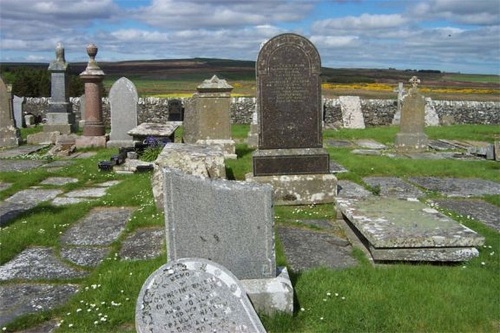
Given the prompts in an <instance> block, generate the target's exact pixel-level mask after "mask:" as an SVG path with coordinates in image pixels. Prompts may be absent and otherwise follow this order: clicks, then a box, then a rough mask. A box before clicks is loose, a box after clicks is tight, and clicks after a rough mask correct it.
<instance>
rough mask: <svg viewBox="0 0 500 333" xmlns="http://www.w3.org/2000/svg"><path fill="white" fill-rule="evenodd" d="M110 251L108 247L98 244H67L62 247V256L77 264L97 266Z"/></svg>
mask: <svg viewBox="0 0 500 333" xmlns="http://www.w3.org/2000/svg"><path fill="white" fill-rule="evenodd" d="M108 253H109V248H108V247H97V246H74V247H73V246H71V247H69V246H65V247H63V248H62V249H61V257H62V258H63V259H65V260H68V261H71V262H72V263H74V264H75V265H78V266H85V267H96V266H97V265H99V264H100V263H101V262H102V261H103V260H104V258H106V256H107V255H108Z"/></svg>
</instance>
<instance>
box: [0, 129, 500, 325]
mask: <svg viewBox="0 0 500 333" xmlns="http://www.w3.org/2000/svg"><path fill="white" fill-rule="evenodd" d="M247 132H248V126H247V125H237V126H233V137H234V138H235V139H236V140H237V141H238V142H240V143H238V145H237V154H238V159H237V160H228V161H226V166H227V170H228V174H230V175H232V177H233V178H235V179H243V178H244V174H245V173H246V172H250V171H251V153H252V150H251V149H249V148H248V147H247V146H246V144H244V143H243V140H244V139H245V138H246V136H247ZM396 132H397V129H396V128H395V127H380V128H370V129H366V130H347V129H344V130H339V131H333V130H331V131H330V130H328V131H325V132H324V139H325V140H328V139H330V138H335V139H342V140H352V139H360V138H367V139H374V140H377V141H379V142H382V143H388V144H390V143H392V142H394V137H395V134H396ZM426 132H427V134H428V135H429V137H430V138H442V139H468V140H482V141H492V140H493V139H494V138H495V137H496V135H498V127H497V126H486V125H484V126H476V125H474V126H472V125H463V126H449V127H439V128H428V129H426ZM25 134H26V133H23V135H25ZM328 151H329V153H330V155H331V157H332V159H333V160H335V161H337V162H338V163H340V164H342V165H343V166H344V167H346V168H347V169H348V170H349V172H347V173H343V174H340V175H339V178H341V179H349V180H352V181H355V182H357V183H359V184H361V185H363V182H362V177H366V176H396V177H402V178H406V177H412V176H438V177H459V178H466V177H475V178H482V179H488V180H492V181H496V182H500V163H498V162H494V161H486V160H484V161H483V160H481V161H452V160H449V161H448V160H444V161H443V160H440V161H431V160H410V159H402V158H400V159H391V158H388V157H383V156H361V155H354V154H351V153H350V149H345V148H344V149H337V148H328ZM96 152H97V155H96V156H94V157H91V158H88V159H83V160H79V161H78V163H75V164H74V165H72V166H69V167H66V168H64V169H60V170H59V171H56V172H49V171H48V170H47V169H44V168H37V169H34V170H31V171H27V172H1V173H0V181H1V182H9V183H13V184H14V185H12V186H11V187H10V188H8V189H6V190H3V191H1V192H0V199H1V200H5V199H6V198H7V197H9V196H11V195H12V194H14V193H15V192H17V191H19V190H22V189H27V188H29V187H31V186H35V185H38V184H39V182H40V181H41V180H43V179H45V178H47V177H52V176H62V177H75V178H77V179H78V180H79V181H78V183H75V184H69V185H66V186H65V187H64V188H63V189H64V190H70V189H76V188H83V187H89V186H92V185H94V184H97V183H100V182H104V181H108V180H120V181H121V183H120V184H118V185H116V186H114V187H112V188H111V189H110V190H109V192H108V194H107V195H106V196H105V197H102V198H100V199H97V200H96V201H93V202H91V203H80V204H74V205H68V206H63V207H57V208H56V207H52V206H51V205H49V204H47V203H45V204H41V205H39V206H37V207H36V208H34V209H32V210H30V211H28V212H26V213H24V214H22V215H20V216H19V217H18V218H16V219H15V220H14V221H13V222H12V223H10V224H9V225H8V226H6V227H4V228H2V229H0V264H4V263H6V262H8V261H9V260H11V259H12V258H14V257H15V256H16V255H17V254H18V253H20V252H21V251H22V250H23V249H26V248H28V247H32V246H50V247H54V248H56V249H58V248H60V246H61V244H59V242H58V240H59V237H60V234H61V233H62V232H64V231H65V230H67V229H68V228H69V227H70V226H72V225H73V224H74V223H75V222H76V221H77V220H78V219H79V218H81V217H83V216H85V215H86V214H87V213H88V212H89V211H90V210H91V209H92V208H93V207H135V208H136V210H135V213H134V214H133V216H132V217H131V219H130V220H129V222H128V224H127V226H126V230H125V232H124V234H123V235H121V236H120V238H119V239H118V240H117V241H116V242H114V243H113V244H112V251H111V253H110V255H109V256H108V257H107V259H106V260H104V262H102V263H101V264H100V265H99V266H98V267H97V268H95V269H94V270H92V271H91V273H90V275H89V276H87V277H85V278H82V279H75V280H71V282H73V283H78V284H80V286H81V287H80V292H78V293H77V294H76V295H75V296H74V297H73V298H72V299H71V300H70V301H69V302H68V304H66V305H65V306H64V307H62V308H57V309H54V310H52V311H42V312H39V313H37V314H33V315H29V316H26V317H24V318H20V319H19V320H16V321H15V322H13V323H11V324H9V325H8V326H7V327H5V328H3V331H5V332H14V331H16V330H20V329H25V328H29V327H33V326H35V325H37V324H39V323H42V322H44V321H46V320H49V319H55V320H57V321H58V322H59V323H60V327H59V329H58V330H57V332H79V333H80V332H103V333H111V332H113V333H114V332H135V328H134V313H135V301H136V298H137V296H138V293H139V290H140V288H141V286H142V284H143V282H144V281H145V280H146V278H147V277H148V276H149V274H151V273H152V272H153V271H154V270H156V269H157V268H158V267H159V266H161V265H162V264H164V263H165V261H166V254H165V253H163V254H162V255H161V256H160V257H159V258H157V259H154V260H146V261H137V262H131V261H122V260H119V258H118V252H119V250H120V247H121V244H122V241H123V240H124V239H125V238H126V236H128V235H130V234H131V233H132V232H133V231H134V230H136V229H137V228H140V227H150V226H163V225H164V215H163V213H161V212H159V211H157V209H156V207H155V205H154V203H153V196H152V192H151V185H150V174H144V173H142V174H133V175H120V174H115V173H103V172H99V171H98V170H97V168H96V164H97V162H98V161H100V160H106V159H109V157H110V156H111V155H113V154H115V153H116V149H100V150H96ZM31 158H36V156H32V157H31ZM428 195H429V197H435V194H433V193H429V194H428ZM485 199H486V200H487V201H488V202H490V203H492V204H495V205H497V206H500V195H494V196H488V197H486V198H485ZM445 213H446V214H449V215H450V216H452V217H453V218H454V219H456V220H457V221H459V222H460V223H462V224H464V225H465V226H467V227H470V228H472V229H474V230H475V231H477V232H478V233H480V234H481V235H483V236H484V237H485V239H486V243H485V246H484V247H482V248H480V249H479V251H480V255H479V257H478V258H475V259H473V260H471V261H469V262H466V263H462V264H453V265H445V264H442V265H430V264H404V263H396V264H391V265H383V266H372V265H371V264H370V263H369V261H368V260H367V258H366V257H365V256H364V254H363V252H362V251H361V250H360V249H358V248H354V250H353V254H354V256H355V257H356V258H357V260H358V262H359V265H358V266H357V267H354V268H348V269H343V270H333V269H327V268H322V267H318V268H316V269H312V270H307V271H304V272H293V271H291V278H292V282H293V285H294V292H295V311H294V313H293V315H277V316H273V317H267V316H261V319H262V321H263V323H264V325H265V327H266V330H267V331H268V332H311V333H316V332H499V331H500V312H499V308H500V283H499V282H500V281H499V279H500V278H499V276H500V233H498V232H496V231H495V230H493V229H491V228H489V227H487V226H484V225H483V224H481V223H479V222H478V221H475V220H472V219H469V218H467V217H465V216H458V215H455V214H452V213H450V212H446V211H445ZM291 218H300V219H308V218H312V219H318V218H321V219H330V220H331V221H332V222H334V221H335V218H336V212H335V210H334V206H333V205H314V206H295V207H275V221H276V224H278V225H280V224H287V223H290V222H287V221H288V220H290V219H291ZM41 230H43V232H41ZM276 251H277V258H278V264H279V265H286V264H287V262H286V256H285V255H284V253H283V249H282V247H281V244H280V240H279V238H277V246H276ZM61 282H67V281H61ZM5 284H8V283H7V282H0V285H5Z"/></svg>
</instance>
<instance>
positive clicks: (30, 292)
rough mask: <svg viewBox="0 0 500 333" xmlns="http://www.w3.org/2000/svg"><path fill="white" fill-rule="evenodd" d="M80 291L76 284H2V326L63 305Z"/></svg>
mask: <svg viewBox="0 0 500 333" xmlns="http://www.w3.org/2000/svg"><path fill="white" fill-rule="evenodd" d="M77 291H78V285H75V284H32V283H22V284H10V285H1V286H0V299H1V300H2V301H1V302H0V327H5V326H6V325H7V324H8V323H9V322H11V321H12V320H14V319H16V318H18V317H20V316H23V315H26V314H30V313H36V312H38V311H47V310H50V309H53V308H55V307H58V306H60V305H63V304H64V303H66V302H67V301H68V300H69V299H70V297H72V296H73V295H74V294H76V292H77Z"/></svg>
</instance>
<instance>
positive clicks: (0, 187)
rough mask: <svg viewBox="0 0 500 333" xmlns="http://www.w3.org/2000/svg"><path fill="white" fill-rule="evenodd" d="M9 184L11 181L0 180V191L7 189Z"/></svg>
mask: <svg viewBox="0 0 500 333" xmlns="http://www.w3.org/2000/svg"><path fill="white" fill-rule="evenodd" d="M11 186H12V184H11V183H4V182H0V191H3V190H6V189H8V188H9V187H11Z"/></svg>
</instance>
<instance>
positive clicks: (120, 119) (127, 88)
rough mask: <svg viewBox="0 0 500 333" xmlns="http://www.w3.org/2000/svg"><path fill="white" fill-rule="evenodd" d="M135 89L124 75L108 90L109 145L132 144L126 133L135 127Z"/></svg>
mask: <svg viewBox="0 0 500 333" xmlns="http://www.w3.org/2000/svg"><path fill="white" fill-rule="evenodd" d="M138 99H139V96H138V95H137V89H136V88H135V85H134V83H133V82H132V81H130V80H129V79H127V78H126V77H122V78H120V79H118V80H117V81H116V82H115V83H114V84H113V86H112V87H111V89H110V91H109V104H110V110H111V133H110V134H109V141H108V143H107V146H109V147H127V146H133V145H134V141H133V139H132V137H131V136H130V135H129V134H128V133H127V132H128V131H130V130H132V129H133V128H135V127H137V101H138Z"/></svg>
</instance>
